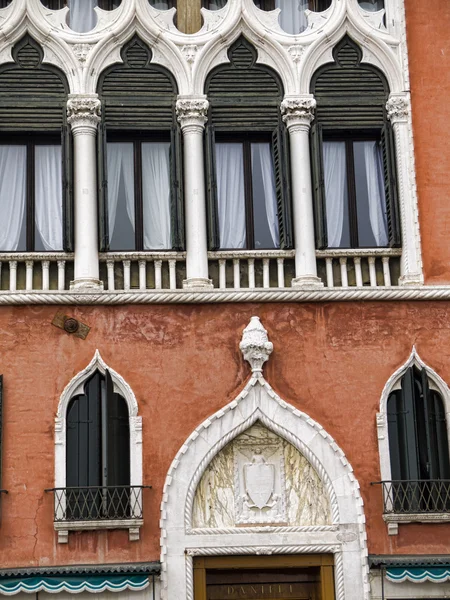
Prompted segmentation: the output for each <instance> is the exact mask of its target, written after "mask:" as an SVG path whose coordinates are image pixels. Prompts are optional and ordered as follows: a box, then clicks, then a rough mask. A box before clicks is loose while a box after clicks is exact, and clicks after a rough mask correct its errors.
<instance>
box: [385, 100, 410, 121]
mask: <svg viewBox="0 0 450 600" xmlns="http://www.w3.org/2000/svg"><path fill="white" fill-rule="evenodd" d="M386 111H387V116H388V119H389V120H390V121H391V122H392V123H397V122H400V121H404V122H406V121H407V120H408V116H409V111H410V102H409V98H408V96H407V95H403V94H402V95H400V96H395V95H391V97H390V98H389V100H388V101H387V103H386Z"/></svg>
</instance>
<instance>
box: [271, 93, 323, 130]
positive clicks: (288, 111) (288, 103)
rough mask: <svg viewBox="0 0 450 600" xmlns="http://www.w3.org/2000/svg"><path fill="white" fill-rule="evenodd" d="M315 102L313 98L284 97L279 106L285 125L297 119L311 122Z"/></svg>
mask: <svg viewBox="0 0 450 600" xmlns="http://www.w3.org/2000/svg"><path fill="white" fill-rule="evenodd" d="M316 104H317V103H316V101H315V99H314V98H285V99H284V100H283V102H282V103H281V106H280V110H281V115H282V118H283V121H284V122H285V123H286V124H287V125H289V123H290V122H293V121H297V120H299V119H300V120H302V121H307V122H308V123H311V122H312V121H313V120H314V111H315V109H316Z"/></svg>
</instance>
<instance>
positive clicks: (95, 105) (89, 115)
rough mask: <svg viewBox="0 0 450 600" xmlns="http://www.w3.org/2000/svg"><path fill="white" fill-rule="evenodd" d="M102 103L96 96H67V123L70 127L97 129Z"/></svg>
mask: <svg viewBox="0 0 450 600" xmlns="http://www.w3.org/2000/svg"><path fill="white" fill-rule="evenodd" d="M101 109H102V103H101V102H100V100H99V99H98V98H97V96H94V95H93V96H89V95H73V96H70V95H69V100H68V101H67V122H68V123H69V124H70V125H71V126H72V128H73V127H74V126H75V125H77V126H78V125H82V126H86V127H95V128H96V127H97V125H98V123H99V122H100V118H101Z"/></svg>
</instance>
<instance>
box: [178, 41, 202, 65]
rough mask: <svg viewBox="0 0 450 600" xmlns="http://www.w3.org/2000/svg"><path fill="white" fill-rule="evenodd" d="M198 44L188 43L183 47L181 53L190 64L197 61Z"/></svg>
mask: <svg viewBox="0 0 450 600" xmlns="http://www.w3.org/2000/svg"><path fill="white" fill-rule="evenodd" d="M197 52H198V46H196V45H195V44H187V45H186V46H183V47H182V48H181V53H182V55H183V56H184V58H185V59H186V61H187V62H188V63H189V64H192V63H194V62H195V57H196V56H197Z"/></svg>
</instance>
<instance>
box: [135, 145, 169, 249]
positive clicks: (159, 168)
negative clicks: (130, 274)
mask: <svg viewBox="0 0 450 600" xmlns="http://www.w3.org/2000/svg"><path fill="white" fill-rule="evenodd" d="M142 194H143V214H144V248H145V249H146V250H168V249H170V248H171V247H172V238H171V230H170V144H168V143H155V142H151V143H145V144H142Z"/></svg>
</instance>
